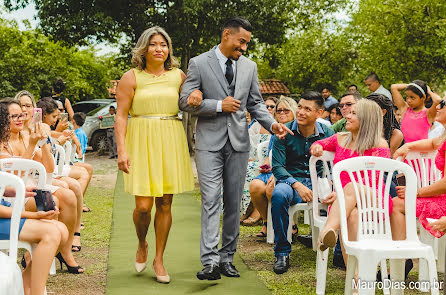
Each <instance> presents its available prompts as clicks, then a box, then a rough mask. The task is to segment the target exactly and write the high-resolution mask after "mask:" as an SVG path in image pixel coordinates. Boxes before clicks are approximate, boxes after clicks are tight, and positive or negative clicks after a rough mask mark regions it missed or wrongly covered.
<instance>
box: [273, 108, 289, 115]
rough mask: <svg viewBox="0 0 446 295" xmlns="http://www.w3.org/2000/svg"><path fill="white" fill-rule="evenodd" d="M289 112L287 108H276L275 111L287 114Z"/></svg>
mask: <svg viewBox="0 0 446 295" xmlns="http://www.w3.org/2000/svg"><path fill="white" fill-rule="evenodd" d="M289 112H290V110H287V109H277V110H276V113H278V114H280V113H284V114H285V115H286V114H288V113H289Z"/></svg>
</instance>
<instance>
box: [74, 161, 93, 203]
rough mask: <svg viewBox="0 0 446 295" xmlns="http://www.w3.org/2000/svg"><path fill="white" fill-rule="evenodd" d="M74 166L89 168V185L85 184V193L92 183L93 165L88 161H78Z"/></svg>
mask: <svg viewBox="0 0 446 295" xmlns="http://www.w3.org/2000/svg"><path fill="white" fill-rule="evenodd" d="M74 166H79V167H84V168H85V170H87V172H88V181H87V185H86V186H85V188H84V190H83V191H82V193H83V194H84V195H85V191H86V190H87V188H88V185H89V184H90V180H91V177H92V176H93V166H91V165H90V164H88V163H82V162H76V163H74Z"/></svg>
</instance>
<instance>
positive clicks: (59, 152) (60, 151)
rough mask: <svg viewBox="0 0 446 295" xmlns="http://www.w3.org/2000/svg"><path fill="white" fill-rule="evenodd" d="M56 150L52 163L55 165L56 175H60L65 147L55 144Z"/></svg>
mask: <svg viewBox="0 0 446 295" xmlns="http://www.w3.org/2000/svg"><path fill="white" fill-rule="evenodd" d="M55 146H56V152H55V154H54V156H53V157H54V165H55V166H56V172H57V175H62V173H63V167H64V165H65V163H66V154H65V149H64V148H63V147H62V146H60V145H58V144H56V145H55Z"/></svg>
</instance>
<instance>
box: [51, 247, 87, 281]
mask: <svg viewBox="0 0 446 295" xmlns="http://www.w3.org/2000/svg"><path fill="white" fill-rule="evenodd" d="M56 258H57V259H58V260H59V263H60V269H61V270H62V269H63V267H62V263H63V264H65V266H66V267H67V270H68V272H69V273H72V274H76V275H77V274H81V273H84V272H83V271H79V270H80V269H82V270H84V269H83V268H82V267H81V266H79V265H78V266H70V265H68V263H67V262H66V261H65V259H63V257H62V254H60V252H59V253H57V255H56Z"/></svg>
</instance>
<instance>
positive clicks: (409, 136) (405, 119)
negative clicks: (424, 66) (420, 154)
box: [390, 80, 441, 143]
mask: <svg viewBox="0 0 446 295" xmlns="http://www.w3.org/2000/svg"><path fill="white" fill-rule="evenodd" d="M402 90H405V92H406V101H404V99H403V96H402V95H401V91H402ZM390 92H391V93H392V97H393V103H394V104H395V106H396V107H397V108H398V110H399V111H400V113H401V116H402V119H401V131H402V132H403V135H404V140H405V142H406V143H408V142H412V141H416V140H420V139H426V138H428V133H429V129H430V127H431V125H432V123H433V122H434V121H435V115H436V114H437V109H436V107H437V105H438V104H439V103H440V100H441V97H440V96H439V95H438V94H435V93H433V92H432V91H431V89H430V88H429V86H427V85H426V83H425V82H423V81H421V80H415V81H413V82H412V83H410V84H393V85H392V86H390ZM428 97H431V98H432V106H431V107H430V108H429V109H427V108H426V107H425V106H424V103H425V100H426V99H427V98H428Z"/></svg>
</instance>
